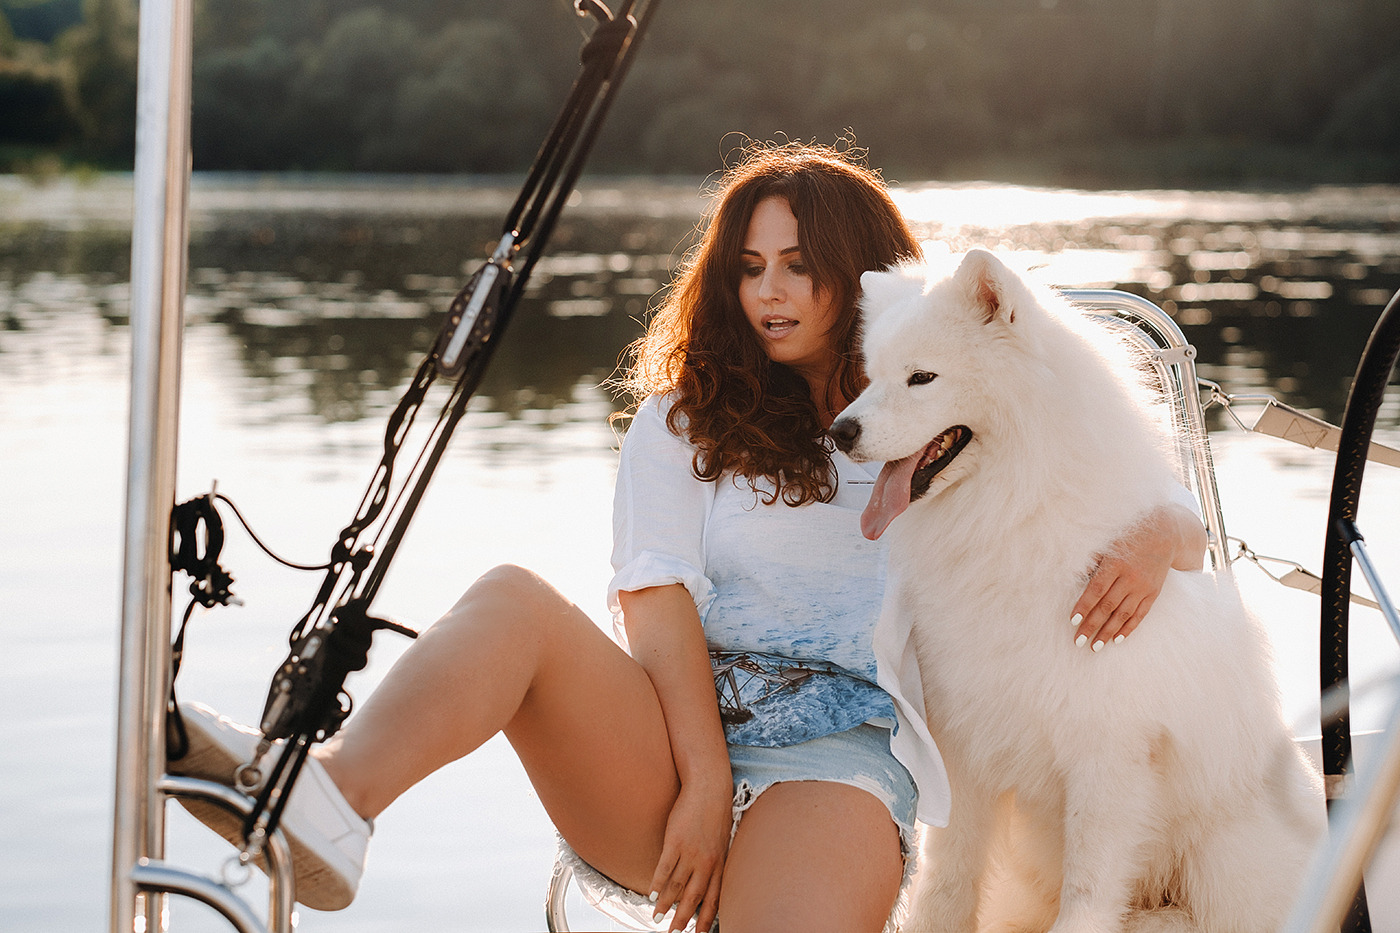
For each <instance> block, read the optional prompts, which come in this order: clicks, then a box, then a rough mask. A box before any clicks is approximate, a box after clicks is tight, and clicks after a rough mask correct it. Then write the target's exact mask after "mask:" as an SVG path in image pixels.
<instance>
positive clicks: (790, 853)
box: [719, 781, 904, 933]
mask: <svg viewBox="0 0 1400 933" xmlns="http://www.w3.org/2000/svg"><path fill="white" fill-rule="evenodd" d="M903 877H904V860H903V859H902V858H901V857H900V851H899V830H898V829H896V827H895V824H894V821H893V820H891V819H890V811H889V810H887V809H886V808H885V805H884V804H883V803H881V802H880V801H879V800H878V799H876V798H875V797H874V796H873V795H871V794H869V793H867V792H866V791H863V790H861V789H860V788H858V787H852V786H850V785H848V784H837V783H834V782H831V781H790V782H784V783H780V784H774V785H773V786H772V787H770V788H769V789H768V790H766V791H764V792H763V793H762V794H761V795H759V798H758V800H756V801H754V803H753V805H752V806H751V807H749V809H748V810H747V811H746V812H745V813H744V817H743V819H742V820H740V821H739V830H738V832H737V833H736V834H735V836H734V842H733V844H732V845H731V846H730V847H729V858H728V860H727V861H726V862H725V864H724V885H723V887H722V888H721V889H720V900H719V919H720V925H721V926H722V927H723V929H724V933H750V931H772V930H802V931H804V933H821V931H830V933H859V931H868V933H878V931H880V930H881V929H883V928H884V925H885V921H886V920H887V919H888V918H889V914H890V910H891V909H892V908H893V907H894V902H895V898H896V897H897V896H898V894H899V884H900V881H901V879H902V878H903Z"/></svg>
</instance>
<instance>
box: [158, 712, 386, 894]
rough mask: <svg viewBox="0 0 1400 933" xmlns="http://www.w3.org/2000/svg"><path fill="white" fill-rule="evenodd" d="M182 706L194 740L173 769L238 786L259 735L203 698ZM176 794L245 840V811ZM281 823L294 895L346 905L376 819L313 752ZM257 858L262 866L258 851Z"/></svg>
mask: <svg viewBox="0 0 1400 933" xmlns="http://www.w3.org/2000/svg"><path fill="white" fill-rule="evenodd" d="M180 714H181V717H182V719H183V720H184V724H185V731H186V733H187V734H188V736H189V748H188V750H187V751H186V753H185V755H184V756H182V757H181V758H180V759H179V760H178V761H172V762H170V764H169V770H170V773H171V774H178V775H184V776H186V777H193V778H202V779H204V780H207V781H215V782H217V783H219V784H224V785H228V786H235V784H236V780H235V775H236V774H237V773H238V772H239V771H240V770H241V769H242V768H243V766H244V765H246V764H248V763H249V762H251V761H252V760H253V756H254V755H255V754H256V753H257V748H258V743H259V741H260V740H261V739H262V735H261V734H260V733H258V732H257V731H255V730H253V729H250V728H248V727H247V726H243V725H240V724H238V723H236V722H233V721H232V720H230V719H228V718H226V717H223V716H220V715H219V714H218V713H216V712H215V711H214V710H212V709H210V708H209V707H207V706H204V705H202V704H199V703H182V704H180ZM274 750H276V747H274ZM176 799H177V800H178V801H179V803H180V805H181V806H183V807H184V808H185V809H186V810H188V811H189V812H190V814H191V815H192V816H194V818H195V819H197V820H199V821H200V822H201V823H203V824H204V825H205V826H208V827H209V828H210V829H212V830H213V831H214V832H216V833H218V834H219V835H220V836H222V837H223V838H224V839H226V840H228V841H229V842H231V843H233V844H234V845H236V846H241V845H242V844H243V818H242V817H241V816H239V815H237V814H235V813H232V812H230V811H228V810H225V809H224V808H223V807H221V806H218V805H217V804H212V803H205V802H203V801H198V800H186V799H183V798H176ZM280 825H281V827H282V832H283V834H284V835H285V836H286V837H287V843H288V845H289V846H290V847H291V850H292V870H293V874H294V876H295V892H296V899H297V900H298V901H300V902H301V903H302V904H305V905H306V906H307V907H314V908H315V909H317V910H340V909H341V908H343V907H346V906H348V905H349V904H350V902H351V901H352V900H354V899H355V891H356V889H357V888H358V887H359V885H360V875H361V874H363V872H364V866H365V856H366V854H367V852H368V850H369V837H370V833H371V832H373V830H374V824H373V823H372V822H371V821H370V820H366V819H364V818H362V817H361V816H360V815H359V814H358V813H356V812H355V811H354V809H353V808H352V807H351V806H350V804H349V803H347V802H346V800H345V797H344V795H343V794H341V792H340V790H339V789H338V788H337V787H336V785H335V782H334V781H332V780H331V779H330V776H329V775H328V774H326V771H325V768H323V767H322V766H321V763H320V762H319V761H317V760H316V759H315V758H313V757H311V756H308V757H307V759H306V763H305V764H304V765H302V769H301V773H300V774H299V775H298V776H297V780H296V785H295V786H294V787H293V790H292V795H291V798H290V799H289V800H288V801H287V806H286V809H284V810H283V811H282V819H281V822H280ZM259 866H260V867H264V866H265V863H264V862H263V861H262V860H261V859H260V860H259Z"/></svg>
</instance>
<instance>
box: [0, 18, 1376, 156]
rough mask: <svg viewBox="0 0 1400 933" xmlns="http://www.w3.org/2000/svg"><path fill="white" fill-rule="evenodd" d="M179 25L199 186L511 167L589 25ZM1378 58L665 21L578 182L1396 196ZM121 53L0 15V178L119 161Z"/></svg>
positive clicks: (1099, 27) (1224, 36)
mask: <svg viewBox="0 0 1400 933" xmlns="http://www.w3.org/2000/svg"><path fill="white" fill-rule="evenodd" d="M195 24H196V27H195V28H196V51H195V70H194V98H193V99H194V112H193V124H192V132H193V142H194V158H195V166H196V168H200V169H225V170H307V171H320V170H340V171H384V172H482V173H492V172H513V171H518V170H520V169H522V168H523V167H525V166H526V165H528V163H529V160H530V158H531V157H532V156H533V154H534V152H535V149H536V147H537V146H538V144H539V141H540V140H541V139H542V138H543V136H544V134H545V132H546V130H547V128H548V126H549V123H550V121H551V119H552V118H553V115H554V112H555V109H556V108H557V107H558V105H559V103H560V102H561V101H562V99H563V95H564V94H565V92H566V90H567V88H568V85H569V83H570V81H571V80H572V78H573V76H574V74H575V72H576V69H577V59H578V50H579V47H580V45H581V42H582V38H583V30H584V29H585V28H586V27H585V24H584V22H583V21H581V20H579V19H578V18H577V17H575V16H574V15H573V13H572V11H571V4H570V3H569V2H568V0H496V2H492V3H488V2H485V0H393V2H388V0H196V15H195ZM1397 37H1400V4H1397V3H1395V2H1394V0H1329V2H1327V3H1317V2H1316V0H1267V2H1261V0H869V2H867V3H864V4H859V5H857V4H852V3H850V2H849V0H842V2H837V0H763V2H755V0H703V2H701V0H664V2H663V3H662V5H661V6H660V7H658V14H657V16H656V20H655V23H654V26H653V29H652V31H651V33H650V34H649V35H648V36H647V37H646V38H645V42H644V46H643V48H642V51H641V54H640V55H639V57H638V59H637V62H636V65H635V67H634V68H633V70H632V73H631V75H630V76H629V77H628V79H627V83H626V85H625V86H624V88H623V90H622V93H621V94H620V95H619V96H618V98H617V101H616V103H615V105H614V108H613V112H612V114H611V115H610V117H609V123H608V127H607V130H606V131H605V133H604V137H603V139H602V140H601V144H600V146H599V147H598V149H597V150H596V152H595V154H594V156H593V157H592V159H591V161H590V166H591V167H592V168H593V169H594V170H601V171H609V172H649V173H707V172H710V171H712V170H713V169H714V168H716V166H718V165H719V164H720V162H721V158H722V154H723V151H724V148H725V146H726V143H725V142H724V140H726V138H727V139H728V140H729V144H732V143H733V141H734V140H736V139H738V138H740V135H747V136H750V137H754V138H770V137H773V136H774V135H775V134H786V135H787V136H790V137H792V138H804V139H805V138H817V139H821V140H825V141H829V140H831V139H832V138H834V137H836V136H837V135H839V134H841V133H842V132H844V131H847V130H849V131H850V132H851V133H853V135H854V136H855V137H856V139H857V140H858V141H859V142H860V144H862V145H864V146H868V147H869V148H870V149H871V151H872V158H873V160H874V161H875V162H877V163H878V164H880V165H883V166H885V167H886V169H887V170H892V171H894V172H896V173H898V174H899V175H901V176H902V177H905V178H914V177H947V176H956V175H959V174H963V175H976V174H980V175H983V176H988V175H996V174H998V172H999V171H1000V172H1002V173H1003V174H1004V173H1006V172H1010V173H1016V172H1020V173H1022V174H1026V173H1029V174H1032V175H1033V174H1035V173H1036V172H1037V171H1039V172H1042V173H1044V174H1046V175H1047V176H1054V177H1056V178H1058V179H1059V180H1065V179H1066V178H1069V179H1070V180H1074V176H1075V174H1076V173H1077V172H1078V173H1081V174H1083V175H1085V176H1086V179H1087V180H1092V178H1093V176H1100V177H1101V178H1102V179H1103V180H1105V181H1109V182H1112V181H1115V180H1133V179H1132V177H1131V176H1133V174H1134V172H1147V173H1149V174H1150V173H1152V172H1156V173H1157V174H1158V175H1163V174H1164V173H1165V174H1170V173H1171V172H1177V173H1179V174H1182V175H1184V176H1186V177H1185V179H1184V180H1190V176H1191V175H1192V174H1195V175H1198V176H1209V175H1211V173H1212V172H1214V173H1216V174H1223V175H1224V176H1227V177H1224V178H1223V180H1249V177H1248V176H1249V175H1250V173H1251V172H1253V173H1254V175H1256V176H1274V177H1283V176H1287V175H1289V174H1290V172H1291V171H1296V172H1298V173H1299V174H1300V175H1301V174H1308V172H1310V171H1311V172H1312V173H1313V174H1321V175H1323V176H1326V175H1327V174H1328V173H1331V174H1332V175H1334V176H1335V178H1334V179H1333V180H1339V181H1346V180H1353V179H1365V180H1400V155H1398V154H1400V51H1398V50H1397V47H1396V45H1395V39H1396V38H1397ZM135 55H136V0H0V168H3V167H6V166H9V167H11V168H13V167H14V166H16V165H18V164H20V163H22V162H23V161H24V160H25V159H31V158H34V157H35V156H36V155H39V154H48V155H53V154H58V155H61V156H62V157H63V158H64V159H65V160H68V161H76V162H86V163H89V164H95V165H98V166H102V167H122V166H125V165H129V164H130V158H131V152H132V146H133V134H134V100H135ZM727 134H728V135H727ZM1231 172H1234V173H1237V174H1240V175H1241V176H1242V177H1241V178H1238V179H1232V178H1230V177H1228V176H1229V174H1230V173H1231ZM1147 180H1151V179H1147ZM1158 180H1171V179H1170V178H1160V179H1158Z"/></svg>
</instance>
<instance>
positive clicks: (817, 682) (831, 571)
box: [608, 397, 949, 826]
mask: <svg viewBox="0 0 1400 933" xmlns="http://www.w3.org/2000/svg"><path fill="white" fill-rule="evenodd" d="M668 408H669V404H668V403H667V402H665V401H664V400H662V399H659V398H657V397H653V398H651V399H648V400H647V401H646V402H645V403H643V404H642V405H641V406H640V408H639V410H638V412H637V416H636V418H635V419H634V420H633V422H632V425H631V427H630V429H629V430H628V432H627V438H626V441H625V442H624V444H623V447H622V457H621V461H620V463H619V466H618V474H617V490H616V495H615V498H614V500H613V556H612V560H613V568H614V570H615V571H616V574H615V576H614V577H613V579H612V582H611V583H610V585H609V587H608V606H609V608H610V609H611V610H612V612H613V619H614V629H615V631H616V635H617V637H618V639H619V641H620V642H621V643H622V644H623V645H624V646H626V632H625V630H624V628H623V626H622V618H621V607H620V605H619V602H618V598H617V594H618V593H619V592H620V591H623V590H628V591H631V590H639V589H645V588H646V587H651V586H662V585H666V584H671V583H680V584H682V585H684V586H685V587H686V589H687V590H688V591H689V592H690V594H691V596H692V598H693V599H694V600H695V605H696V609H697V610H698V611H699V614H700V619H701V621H702V623H703V624H704V627H705V638H706V641H707V643H708V644H709V647H710V649H711V650H712V651H714V652H753V653H755V654H761V655H768V656H778V657H781V658H788V659H798V660H802V659H805V660H809V661H814V662H820V663H819V664H816V665H814V667H823V666H825V667H835V668H837V669H838V670H837V674H838V677H837V678H835V679H832V678H825V677H811V678H809V683H806V684H804V685H803V686H804V690H805V695H806V697H807V700H808V701H809V702H816V703H820V702H822V701H823V700H825V701H826V702H827V704H828V705H834V706H838V707H840V708H839V709H838V714H839V713H842V712H844V713H845V714H847V715H848V716H849V715H853V716H855V717H856V721H855V722H851V723H850V724H849V725H846V726H840V728H849V727H850V726H853V725H856V724H858V723H859V722H861V721H870V722H872V723H875V724H878V725H885V726H887V727H890V726H893V727H894V734H893V736H892V738H891V741H890V745H891V749H892V750H893V752H894V754H895V757H896V758H898V759H899V761H900V762H901V763H902V764H903V765H904V766H905V767H906V768H907V769H908V770H909V773H910V774H911V775H912V776H913V778H914V781H915V783H916V784H917V786H918V788H919V807H918V815H919V819H920V820H922V821H923V822H926V823H929V824H932V825H935V826H942V825H945V824H946V822H947V818H948V802H949V790H948V779H947V776H946V775H945V773H944V769H943V762H942V759H941V758H940V756H939V754H938V749H937V747H936V746H935V745H934V742H933V739H932V737H931V736H930V735H929V732H928V727H927V725H926V724H925V722H924V719H923V686H922V681H921V680H920V677H919V668H918V664H917V663H916V661H915V659H914V652H913V646H912V643H911V637H912V635H911V633H910V632H909V631H908V629H907V626H904V627H901V626H898V625H897V624H896V621H895V620H894V619H893V617H890V618H886V617H885V615H883V614H882V613H881V611H880V608H881V603H882V600H883V596H884V589H885V565H886V548H885V546H884V545H883V544H881V543H879V542H872V541H867V540H866V539H865V538H864V537H863V536H862V535H861V532H860V513H861V511H862V510H863V509H864V508H865V504H866V502H867V501H868V500H869V498H870V491H871V489H872V488H873V481H874V479H875V475H876V474H875V473H874V472H871V469H868V468H867V467H866V466H865V465H863V464H858V463H855V462H854V461H852V460H850V459H849V458H847V457H846V456H845V455H844V454H842V453H840V452H839V451H837V452H833V454H832V463H833V466H834V467H835V471H836V479H837V492H836V495H835V497H834V499H833V500H832V501H831V502H825V503H823V502H812V503H808V504H806V505H802V506H799V507H796V508H794V507H792V506H788V505H785V504H783V503H782V502H781V501H778V502H776V503H775V504H773V505H765V504H764V503H763V501H762V499H761V498H760V496H759V495H758V494H756V493H755V491H754V490H753V489H752V488H751V487H750V486H749V482H748V480H747V479H744V478H741V477H735V476H732V475H731V476H725V477H722V478H721V479H720V480H719V481H718V482H704V481H702V480H700V479H697V478H696V476H695V474H694V471H693V468H692V464H693V458H694V456H695V448H694V447H692V446H691V445H690V443H689V442H688V441H687V440H686V439H684V438H682V437H677V436H676V435H675V434H672V433H671V431H670V429H669V428H668V427H667V426H666V411H667V410H668ZM871 466H872V467H874V468H878V466H879V465H878V464H874V465H871ZM877 471H878V469H877ZM771 489H772V487H771V485H766V484H765V483H764V482H760V484H759V490H760V492H771ZM847 673H849V675H851V676H850V677H847V678H844V680H845V682H846V684H847V685H849V684H850V683H859V682H861V681H864V682H869V683H874V684H878V686H879V688H882V689H883V692H884V694H887V695H888V699H889V702H886V701H885V698H884V696H882V695H880V691H879V690H874V689H871V690H870V691H868V693H869V694H874V695H876V696H877V697H878V702H876V701H873V700H872V699H871V698H870V696H866V695H862V696H863V698H858V702H856V705H855V707H854V708H848V707H847V706H846V704H847V703H849V702H852V701H851V700H849V699H837V698H850V697H856V694H853V693H851V692H850V690H849V689H845V688H843V689H842V690H838V689H837V688H836V687H835V686H831V684H834V683H836V682H838V681H841V680H842V679H843V678H842V677H841V676H839V675H844V674H847ZM867 685H868V684H867ZM821 691H825V694H824V695H823V696H817V694H818V693H820V692H821ZM799 692H803V691H799ZM890 712H893V714H894V721H893V722H891V720H890V716H889V713H890ZM828 728H831V729H835V728H836V726H829V727H828ZM818 734H822V733H818ZM807 737H813V736H811V735H808V736H807ZM795 740H799V741H800V740H801V738H800V737H799V738H798V739H795ZM742 744H786V743H785V742H781V741H775V742H773V743H768V742H764V741H761V740H759V741H753V742H744V743H742Z"/></svg>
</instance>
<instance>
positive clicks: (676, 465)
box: [608, 396, 715, 636]
mask: <svg viewBox="0 0 1400 933" xmlns="http://www.w3.org/2000/svg"><path fill="white" fill-rule="evenodd" d="M694 456H695V448H693V447H691V445H690V443H689V442H688V441H686V440H685V439H684V438H681V437H677V436H676V435H675V434H672V433H671V429H670V428H669V427H667V425H666V403H665V402H663V401H662V400H660V399H658V398H657V397H655V396H653V397H652V398H649V399H647V400H646V401H645V402H643V403H642V405H641V406H640V407H639V408H638V410H637V415H636V417H635V418H633V419H632V424H631V426H630V427H629V428H628V431H627V437H626V439H625V440H624V441H623V444H622V458H621V460H620V461H619V463H618V468H617V489H616V492H615V494H614V496H613V552H612V564H613V570H614V571H615V574H614V576H613V578H612V582H611V583H609V584H608V608H609V610H611V612H612V614H613V620H614V625H615V627H616V628H617V629H618V634H619V636H621V635H622V634H623V633H622V631H621V626H620V625H618V623H620V621H621V606H620V604H619V602H618V598H617V594H618V593H619V592H621V591H623V590H629V591H630V590H640V589H645V588H647V587H649V586H664V585H666V584H670V583H680V584H682V585H684V586H685V588H686V589H687V590H689V591H690V595H691V598H692V599H694V600H695V606H696V609H697V610H699V613H700V618H701V619H703V618H704V617H705V611H706V609H708V608H709V605H710V602H711V600H712V599H713V598H714V586H713V585H712V584H711V583H710V580H709V579H708V578H707V577H706V576H705V572H704V567H705V556H704V555H705V523H706V521H707V519H708V518H709V513H710V506H711V503H713V501H714V494H715V493H714V490H715V487H714V483H707V482H704V481H703V480H700V479H697V478H696V476H695V472H694V470H693V468H692V463H693V459H694Z"/></svg>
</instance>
